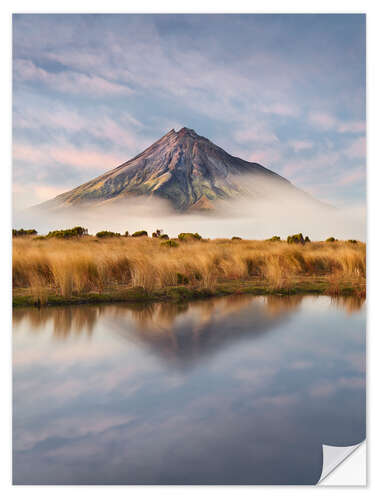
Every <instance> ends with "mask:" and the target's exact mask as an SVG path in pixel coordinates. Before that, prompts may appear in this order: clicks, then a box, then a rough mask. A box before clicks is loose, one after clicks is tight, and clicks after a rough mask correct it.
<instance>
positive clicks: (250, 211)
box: [13, 179, 366, 241]
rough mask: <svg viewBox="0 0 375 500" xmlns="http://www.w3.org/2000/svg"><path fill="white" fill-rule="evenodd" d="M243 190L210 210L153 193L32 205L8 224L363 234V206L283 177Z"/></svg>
mask: <svg viewBox="0 0 375 500" xmlns="http://www.w3.org/2000/svg"><path fill="white" fill-rule="evenodd" d="M242 184H243V185H242V192H243V196H241V197H238V198H237V199H236V200H233V199H231V200H227V201H220V202H216V203H215V210H212V211H204V212H203V211H199V212H198V211H196V212H194V211H191V212H188V213H178V212H176V211H175V210H173V209H172V208H171V206H170V205H169V203H168V202H167V201H164V200H161V199H160V198H156V197H147V198H142V197H133V198H129V197H127V198H122V199H120V200H118V199H117V200H115V201H111V200H110V201H106V202H104V203H101V204H100V205H96V206H79V207H76V208H71V207H69V208H64V209H61V208H56V209H49V210H48V211H46V210H44V211H42V210H40V209H36V208H35V207H34V208H32V209H30V210H24V211H22V212H17V213H14V217H13V227H15V228H20V227H24V228H35V229H36V230H37V231H38V233H39V234H44V233H46V232H48V231H49V230H51V229H61V228H67V227H72V226H77V225H80V226H84V227H86V228H88V230H89V233H90V234H95V233H96V232H98V231H100V230H103V229H106V230H111V231H115V232H119V233H121V234H123V233H124V232H125V231H129V232H130V233H132V232H134V231H137V230H140V229H144V230H146V231H148V232H149V234H150V233H151V232H153V231H155V229H156V228H159V229H163V230H164V232H165V233H167V234H168V235H169V236H170V237H174V236H177V235H178V234H179V233H181V232H198V233H200V234H201V235H202V236H204V237H208V238H228V237H232V236H239V237H242V238H247V239H265V238H269V237H271V236H273V235H278V236H281V237H282V238H285V237H286V236H288V235H289V234H295V233H299V232H302V233H303V234H304V235H308V236H309V237H310V238H311V239H313V240H323V239H326V238H327V237H329V236H334V237H336V238H338V239H359V240H362V241H364V240H365V238H366V213H365V207H364V206H360V205H356V206H347V207H345V208H344V209H339V208H335V207H332V206H329V205H325V204H323V203H319V202H317V201H316V200H314V199H313V198H312V197H310V196H309V195H307V194H305V193H303V192H302V191H299V190H297V189H296V188H294V187H293V186H292V185H289V184H287V183H285V185H283V186H281V187H280V183H277V184H275V183H273V184H272V182H270V181H269V180H268V179H267V181H266V184H263V183H262V182H260V181H259V182H256V183H255V182H254V179H252V181H251V184H249V183H246V181H244V182H243V183H242Z"/></svg>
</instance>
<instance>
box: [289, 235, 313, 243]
mask: <svg viewBox="0 0 375 500" xmlns="http://www.w3.org/2000/svg"><path fill="white" fill-rule="evenodd" d="M286 241H287V243H300V244H301V245H304V244H305V243H307V242H309V241H310V238H309V237H308V236H306V238H304V237H303V234H302V233H298V234H292V235H291V236H288V238H287V240H286Z"/></svg>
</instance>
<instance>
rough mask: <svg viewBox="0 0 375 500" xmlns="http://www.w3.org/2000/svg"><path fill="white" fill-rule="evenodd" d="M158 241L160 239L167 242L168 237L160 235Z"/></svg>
mask: <svg viewBox="0 0 375 500" xmlns="http://www.w3.org/2000/svg"><path fill="white" fill-rule="evenodd" d="M160 239H161V240H169V236H168V235H167V234H162V235H161V236H160Z"/></svg>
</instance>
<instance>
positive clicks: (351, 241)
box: [348, 240, 358, 245]
mask: <svg viewBox="0 0 375 500" xmlns="http://www.w3.org/2000/svg"><path fill="white" fill-rule="evenodd" d="M348 243H352V244H354V245H356V244H357V243H358V241H357V240H348Z"/></svg>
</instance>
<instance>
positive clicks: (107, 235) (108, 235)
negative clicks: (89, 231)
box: [96, 231, 121, 238]
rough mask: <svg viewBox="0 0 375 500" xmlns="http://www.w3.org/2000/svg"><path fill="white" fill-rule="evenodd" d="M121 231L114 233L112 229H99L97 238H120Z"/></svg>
mask: <svg viewBox="0 0 375 500" xmlns="http://www.w3.org/2000/svg"><path fill="white" fill-rule="evenodd" d="M119 236H121V234H120V233H113V232H112V231H99V232H98V233H96V237H97V238H118V237H119Z"/></svg>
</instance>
